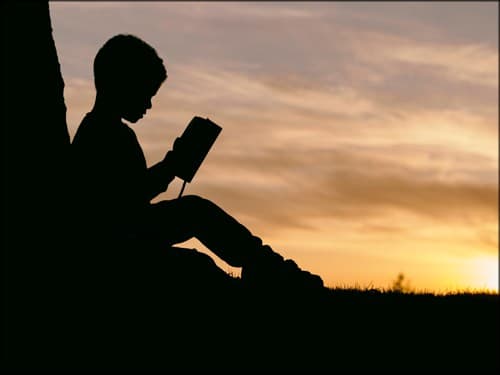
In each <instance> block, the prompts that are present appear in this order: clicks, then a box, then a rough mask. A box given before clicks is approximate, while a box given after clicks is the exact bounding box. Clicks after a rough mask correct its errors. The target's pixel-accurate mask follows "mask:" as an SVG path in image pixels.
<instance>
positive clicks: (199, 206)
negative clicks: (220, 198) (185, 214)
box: [180, 195, 213, 211]
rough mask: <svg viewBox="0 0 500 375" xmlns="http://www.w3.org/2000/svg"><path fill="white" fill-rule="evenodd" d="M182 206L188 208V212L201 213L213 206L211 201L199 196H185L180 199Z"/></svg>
mask: <svg viewBox="0 0 500 375" xmlns="http://www.w3.org/2000/svg"><path fill="white" fill-rule="evenodd" d="M180 199H181V202H182V205H183V206H185V207H186V209H187V210H190V211H191V210H193V211H200V210H205V209H207V208H208V207H209V206H211V205H213V203H212V202H210V201H209V200H207V199H205V198H202V197H200V196H198V195H185V196H183V197H181V198H180Z"/></svg>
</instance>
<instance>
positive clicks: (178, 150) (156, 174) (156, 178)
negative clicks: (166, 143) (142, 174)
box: [147, 138, 186, 200]
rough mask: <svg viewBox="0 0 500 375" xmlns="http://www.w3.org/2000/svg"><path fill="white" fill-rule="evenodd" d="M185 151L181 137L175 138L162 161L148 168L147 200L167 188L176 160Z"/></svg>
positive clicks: (173, 173) (181, 157)
mask: <svg viewBox="0 0 500 375" xmlns="http://www.w3.org/2000/svg"><path fill="white" fill-rule="evenodd" d="M185 152H186V150H185V146H183V141H182V139H181V138H176V139H175V141H174V145H173V149H172V151H169V152H167V154H166V155H165V157H164V158H163V160H162V161H160V162H159V163H156V164H155V165H153V166H151V167H150V168H148V175H147V194H148V199H149V200H151V199H153V198H154V197H156V196H157V195H158V194H160V193H163V192H164V191H165V190H167V188H168V185H169V184H170V183H171V182H172V180H173V179H174V178H175V169H176V168H175V165H176V160H182V159H183V154H184V153H185Z"/></svg>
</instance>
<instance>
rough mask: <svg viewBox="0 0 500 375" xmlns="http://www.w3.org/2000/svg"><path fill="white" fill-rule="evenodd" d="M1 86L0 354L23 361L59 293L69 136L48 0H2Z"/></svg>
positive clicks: (40, 341) (34, 357)
mask: <svg viewBox="0 0 500 375" xmlns="http://www.w3.org/2000/svg"><path fill="white" fill-rule="evenodd" d="M2 86H3V92H2V93H3V100H2V109H1V112H2V115H3V119H2V217H3V223H2V239H3V243H2V250H3V252H4V253H3V255H4V256H3V264H4V268H3V271H4V272H3V275H4V279H3V281H4V285H5V288H4V292H5V293H6V295H5V298H4V302H5V303H4V312H5V313H6V319H4V323H5V330H4V333H5V337H6V339H5V340H4V343H5V344H6V345H7V347H6V348H5V350H4V351H2V352H3V353H4V355H6V357H7V358H5V361H2V362H3V363H4V364H5V363H7V365H8V366H10V367H12V368H16V369H17V368H19V369H28V368H30V367H31V366H33V367H35V368H36V367H37V364H38V363H39V361H40V360H41V358H45V357H47V355H48V354H49V353H50V352H51V350H53V349H54V346H53V344H54V342H53V340H50V339H47V338H48V337H49V338H50V337H51V335H52V333H51V331H52V330H53V327H54V324H56V323H57V322H56V320H57V319H58V315H59V314H60V306H61V303H60V301H61V300H62V299H61V297H62V294H63V293H65V292H64V291H63V290H62V287H61V285H62V284H64V280H63V274H64V273H63V272H61V269H62V267H60V266H59V265H60V264H62V263H61V262H60V259H61V258H60V256H61V254H63V253H64V250H65V249H64V242H65V241H64V233H65V230H64V223H65V222H66V220H65V215H66V214H65V212H64V209H63V208H64V207H65V203H66V202H65V201H66V199H65V195H66V194H67V185H66V164H65V163H66V162H67V161H68V151H69V144H70V141H69V134H68V130H67V126H66V106H65V103H64V97H63V90H64V82H63V79H62V75H61V72H60V66H59V62H58V58H57V53H56V48H55V44H54V40H53V37H52V28H51V22H50V14H49V5H48V2H47V1H37V2H14V1H4V2H2ZM56 280H58V281H59V282H56ZM54 302H57V303H54Z"/></svg>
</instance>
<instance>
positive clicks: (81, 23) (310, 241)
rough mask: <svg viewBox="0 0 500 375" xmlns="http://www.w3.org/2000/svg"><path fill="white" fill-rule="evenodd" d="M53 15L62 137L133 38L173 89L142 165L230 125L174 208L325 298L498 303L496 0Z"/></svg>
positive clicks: (167, 5)
mask: <svg viewBox="0 0 500 375" xmlns="http://www.w3.org/2000/svg"><path fill="white" fill-rule="evenodd" d="M50 10H51V18H52V26H53V33H54V38H55V41H56V46H57V52H58V55H59V60H60V63H61V68H62V73H63V77H64V80H65V84H66V87H65V100H66V106H67V108H68V112H67V121H68V127H69V131H70V135H71V136H73V135H74V134H75V132H76V129H77V127H78V125H79V123H80V121H81V119H82V117H83V116H84V115H85V113H86V112H88V111H89V110H90V109H91V106H92V104H93V100H94V86H93V77H92V62H93V58H94V56H95V54H96V52H97V50H98V49H99V48H100V46H101V45H102V44H103V43H104V42H105V41H106V40H108V39H109V38H110V37H112V36H114V35H116V34H119V33H130V34H134V35H137V36H139V37H141V38H142V39H144V40H145V41H147V42H148V43H150V44H151V45H152V46H153V47H154V48H155V49H156V50H157V52H158V54H159V55H160V56H161V57H162V58H163V59H164V62H165V65H166V68H167V71H168V76H169V77H168V80H167V81H166V83H165V84H164V85H163V86H162V87H161V88H160V90H159V92H158V94H157V95H156V96H155V98H154V99H153V108H152V109H151V110H150V111H149V112H148V114H147V116H146V117H145V118H144V119H143V120H142V121H140V122H139V123H137V124H136V125H133V129H135V131H136V134H137V136H138V138H139V141H140V142H141V144H142V145H143V149H144V152H145V154H146V158H147V160H148V163H149V164H150V165H151V164H153V163H156V162H157V161H159V160H161V159H162V158H163V156H164V154H165V152H166V151H167V150H168V149H170V148H171V145H172V142H173V141H174V139H175V138H176V137H177V136H179V135H180V134H181V133H182V131H183V130H184V128H185V126H186V125H187V123H188V122H189V121H190V119H191V118H192V117H193V116H195V115H199V116H203V117H209V118H210V119H212V120H213V121H215V122H217V123H218V124H220V125H221V126H222V127H223V131H222V133H221V135H220V137H219V138H218V140H217V142H216V143H215V145H214V147H213V149H212V150H211V152H210V154H209V155H208V156H207V158H206V159H205V162H204V163H203V165H202V166H201V168H200V170H199V171H198V174H197V175H196V176H195V178H194V179H193V182H192V183H191V184H188V185H187V187H186V190H185V194H197V195H201V196H203V197H205V198H208V199H210V200H212V201H214V202H215V203H217V204H218V205H219V206H221V207H222V208H223V209H225V210H226V211H227V212H229V213H231V214H232V215H233V216H235V217H236V218H237V219H238V220H240V221H241V222H242V223H243V224H245V225H246V226H247V227H248V228H249V229H250V230H251V231H252V232H253V233H255V234H256V235H258V236H260V237H261V238H262V239H263V241H264V242H265V243H267V244H269V245H270V246H271V247H272V248H273V249H275V250H276V251H278V252H279V253H281V254H282V255H284V256H285V257H287V258H293V259H294V260H296V262H297V263H298V264H299V266H300V267H302V268H304V269H307V270H309V271H311V272H313V273H317V274H319V275H321V277H322V278H323V280H324V281H325V284H326V285H327V286H330V287H336V286H340V287H342V286H346V287H350V286H360V287H375V288H387V287H389V286H390V285H391V284H392V282H393V280H395V279H396V277H397V275H398V273H403V274H404V275H405V276H406V278H407V279H408V280H409V282H410V286H411V287H414V288H415V289H417V290H428V291H435V292H438V291H444V292H446V291H455V290H457V289H464V288H468V289H478V288H493V289H495V290H498V147H499V133H498V99H499V98H498V78H499V77H498V3H497V2H484V3H482V2H443V3H441V2H219V3H217V2H215V3H203V2H187V3H180V2H108V3H106V2H51V3H50ZM112 147H113V145H110V148H111V149H112ZM180 187H181V181H179V180H176V181H174V182H173V183H172V184H171V186H170V188H169V190H168V191H167V192H166V193H164V194H162V195H160V196H159V197H158V198H157V200H161V199H172V198H175V197H176V196H177V195H178V193H179V190H180ZM186 245H187V246H191V247H196V248H198V249H199V250H202V251H205V252H207V253H209V254H210V252H209V251H208V250H206V249H205V248H203V246H202V245H201V244H200V243H199V242H197V241H190V242H189V243H188V244H186ZM217 263H218V264H219V265H220V266H221V267H222V268H223V269H224V270H226V271H230V272H232V273H233V274H235V275H238V274H239V270H237V269H233V268H231V267H229V266H228V265H226V264H225V263H223V262H222V261H220V260H217Z"/></svg>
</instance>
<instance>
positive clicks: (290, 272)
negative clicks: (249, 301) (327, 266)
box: [241, 245, 324, 290]
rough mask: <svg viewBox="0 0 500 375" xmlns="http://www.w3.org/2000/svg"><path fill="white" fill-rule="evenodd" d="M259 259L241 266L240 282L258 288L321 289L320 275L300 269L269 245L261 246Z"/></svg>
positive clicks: (322, 285)
mask: <svg viewBox="0 0 500 375" xmlns="http://www.w3.org/2000/svg"><path fill="white" fill-rule="evenodd" d="M260 255H262V256H260V259H259V260H258V261H256V262H254V263H253V264H249V265H247V266H245V267H243V269H242V272H241V280H242V282H243V283H244V284H245V285H247V286H249V287H251V288H257V289H260V290H265V289H276V288H279V289H286V290H289V289H292V290H314V289H323V287H324V284H323V280H322V279H321V277H319V276H318V275H314V274H312V273H310V272H308V271H304V270H301V269H300V268H299V266H297V263H295V262H294V261H293V260H291V259H286V260H285V259H284V258H283V257H282V256H281V255H279V254H278V253H276V252H274V251H273V250H272V249H271V248H270V247H269V246H267V245H265V246H262V252H260Z"/></svg>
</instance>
